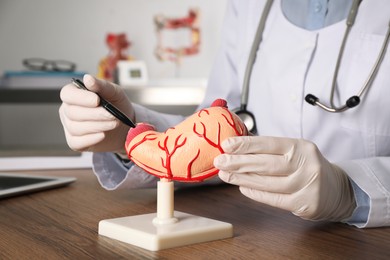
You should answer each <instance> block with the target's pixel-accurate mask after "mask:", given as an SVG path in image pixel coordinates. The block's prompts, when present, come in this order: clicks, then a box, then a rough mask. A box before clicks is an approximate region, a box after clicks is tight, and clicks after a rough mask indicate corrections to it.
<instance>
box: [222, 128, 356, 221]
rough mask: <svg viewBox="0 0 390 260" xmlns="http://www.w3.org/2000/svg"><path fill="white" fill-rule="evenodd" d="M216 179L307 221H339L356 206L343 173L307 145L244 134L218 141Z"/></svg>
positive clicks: (295, 141) (283, 139) (284, 139)
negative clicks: (217, 170)
mask: <svg viewBox="0 0 390 260" xmlns="http://www.w3.org/2000/svg"><path fill="white" fill-rule="evenodd" d="M222 148H223V150H224V152H225V154H222V155H219V156H218V157H216V158H215V160H214V165H215V167H216V168H218V169H219V170H220V172H219V177H220V178H221V179H222V180H223V181H225V182H227V183H231V184H234V185H238V186H239V187H240V191H241V193H242V194H244V195H245V196H247V197H249V198H251V199H253V200H256V201H258V202H261V203H265V204H268V205H271V206H274V207H278V208H281V209H284V210H288V211H291V212H292V213H293V214H295V215H297V216H299V217H301V218H304V219H310V220H330V221H341V220H344V219H347V218H349V217H350V216H351V215H352V213H353V210H354V209H355V207H356V205H355V204H356V203H355V199H354V194H353V190H352V187H351V185H350V183H349V180H348V178H347V175H346V174H345V172H344V171H343V170H342V169H341V168H339V167H338V166H336V165H334V164H332V163H330V162H329V161H327V160H326V159H325V158H324V157H323V156H322V155H321V153H320V151H319V150H318V148H317V146H316V145H314V144H313V143H311V142H308V141H305V140H301V139H289V138H277V137H263V136H244V137H233V138H229V139H227V140H225V141H224V142H223V143H222Z"/></svg>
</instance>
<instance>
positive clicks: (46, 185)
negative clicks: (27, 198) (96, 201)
mask: <svg viewBox="0 0 390 260" xmlns="http://www.w3.org/2000/svg"><path fill="white" fill-rule="evenodd" d="M75 180H76V178H73V177H57V176H34V175H27V174H17V173H0V198H6V197H11V196H17V195H21V194H26V193H32V192H36V191H41V190H47V189H52V188H57V187H61V186H65V185H68V184H70V183H72V182H74V181H75Z"/></svg>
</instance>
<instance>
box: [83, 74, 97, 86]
mask: <svg viewBox="0 0 390 260" xmlns="http://www.w3.org/2000/svg"><path fill="white" fill-rule="evenodd" d="M83 81H84V84H85V85H86V86H92V85H94V84H95V78H94V77H93V76H92V75H90V74H85V75H84V77H83Z"/></svg>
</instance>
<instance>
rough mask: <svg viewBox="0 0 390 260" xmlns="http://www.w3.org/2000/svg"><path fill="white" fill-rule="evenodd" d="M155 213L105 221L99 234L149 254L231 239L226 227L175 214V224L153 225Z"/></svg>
mask: <svg viewBox="0 0 390 260" xmlns="http://www.w3.org/2000/svg"><path fill="white" fill-rule="evenodd" d="M156 215H157V214H156V213H152V214H145V215H137V216H129V217H123V218H114V219H106V220H102V221H100V222H99V234H100V235H102V236H106V237H109V238H113V239H116V240H119V241H122V242H125V243H128V244H131V245H135V246H138V247H141V248H144V249H147V250H150V251H158V250H161V249H167V248H172V247H179V246H185V245H190V244H196V243H201V242H208V241H213V240H219V239H224V238H229V237H232V236H233V226H232V225H231V224H229V223H225V222H221V221H217V220H213V219H209V218H204V217H199V216H194V215H191V214H187V213H183V212H179V211H175V212H174V217H175V218H176V219H177V222H175V223H170V224H155V221H154V219H155V218H156Z"/></svg>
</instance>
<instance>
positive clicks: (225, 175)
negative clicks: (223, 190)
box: [218, 171, 230, 182]
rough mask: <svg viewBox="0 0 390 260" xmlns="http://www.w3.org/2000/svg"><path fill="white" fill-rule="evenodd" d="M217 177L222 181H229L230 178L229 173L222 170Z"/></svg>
mask: <svg viewBox="0 0 390 260" xmlns="http://www.w3.org/2000/svg"><path fill="white" fill-rule="evenodd" d="M218 177H219V178H220V179H221V180H222V181H224V182H229V180H230V174H229V173H227V172H224V171H219V172H218Z"/></svg>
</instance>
